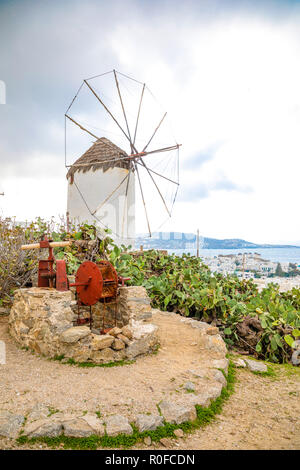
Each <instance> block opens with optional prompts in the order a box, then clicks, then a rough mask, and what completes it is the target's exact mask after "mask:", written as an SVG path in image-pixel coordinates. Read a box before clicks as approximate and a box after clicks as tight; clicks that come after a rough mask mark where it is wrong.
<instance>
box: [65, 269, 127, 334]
mask: <svg viewBox="0 0 300 470" xmlns="http://www.w3.org/2000/svg"><path fill="white" fill-rule="evenodd" d="M126 280H129V278H123V277H121V276H118V274H117V271H116V270H115V268H114V267H113V265H112V264H111V263H110V262H109V261H106V260H101V261H99V262H98V263H93V262H92V261H84V263H82V264H81V265H80V267H79V268H78V271H77V273H76V276H75V282H74V283H72V284H70V287H76V293H77V306H78V310H77V313H78V318H77V324H79V325H82V324H84V323H88V322H89V324H90V327H91V328H92V326H93V316H92V306H93V305H95V304H96V303H97V302H101V304H102V311H103V319H102V329H101V333H104V334H105V333H107V331H109V329H105V315H106V308H107V304H110V308H111V309H113V310H114V323H115V326H116V322H117V312H118V286H119V283H120V284H121V285H124V282H125V281H126ZM81 306H89V307H90V313H89V318H81V317H80V307H81Z"/></svg>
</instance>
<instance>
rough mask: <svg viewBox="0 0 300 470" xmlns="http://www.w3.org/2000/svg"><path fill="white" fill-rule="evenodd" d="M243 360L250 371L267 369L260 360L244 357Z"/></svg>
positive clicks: (265, 370) (264, 370)
mask: <svg viewBox="0 0 300 470" xmlns="http://www.w3.org/2000/svg"><path fill="white" fill-rule="evenodd" d="M245 362H246V364H247V367H248V368H249V369H250V370H251V371H252V372H267V371H268V368H267V366H266V365H265V364H263V363H262V362H258V361H252V360H251V359H245Z"/></svg>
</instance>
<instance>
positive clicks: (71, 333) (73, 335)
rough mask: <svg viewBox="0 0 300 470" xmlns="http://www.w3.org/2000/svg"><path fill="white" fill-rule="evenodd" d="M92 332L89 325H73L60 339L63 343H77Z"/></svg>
mask: <svg viewBox="0 0 300 470" xmlns="http://www.w3.org/2000/svg"><path fill="white" fill-rule="evenodd" d="M90 333H91V330H90V329H89V328H88V327H87V326H73V327H72V328H68V329H67V330H65V331H64V332H63V333H62V334H61V335H60V340H61V341H62V342H63V343H76V341H78V340H80V339H81V338H85V337H86V336H88V335H89V334H90Z"/></svg>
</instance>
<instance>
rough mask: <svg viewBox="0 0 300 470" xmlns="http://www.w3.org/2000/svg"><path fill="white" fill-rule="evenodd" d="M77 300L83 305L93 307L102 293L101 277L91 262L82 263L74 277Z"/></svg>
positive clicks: (98, 270)
mask: <svg viewBox="0 0 300 470" xmlns="http://www.w3.org/2000/svg"><path fill="white" fill-rule="evenodd" d="M75 285H76V292H77V296H78V299H79V300H80V302H81V303H83V304H84V305H95V303H96V302H98V300H99V299H100V298H101V296H102V291H103V277H102V274H101V271H100V269H99V268H98V266H97V265H96V264H95V263H93V262H92V261H84V262H83V263H82V264H81V265H80V267H79V268H78V271H77V273H76V277H75Z"/></svg>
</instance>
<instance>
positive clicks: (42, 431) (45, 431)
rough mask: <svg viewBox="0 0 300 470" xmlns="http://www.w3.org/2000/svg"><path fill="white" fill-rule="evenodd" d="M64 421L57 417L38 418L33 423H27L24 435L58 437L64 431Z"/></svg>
mask: <svg viewBox="0 0 300 470" xmlns="http://www.w3.org/2000/svg"><path fill="white" fill-rule="evenodd" d="M62 429H63V427H62V423H61V422H59V421H56V420H55V419H51V418H45V419H38V420H37V421H33V422H31V423H26V425H25V428H24V435H25V436H27V437H43V436H46V437H57V436H59V435H60V434H61V433H62Z"/></svg>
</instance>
